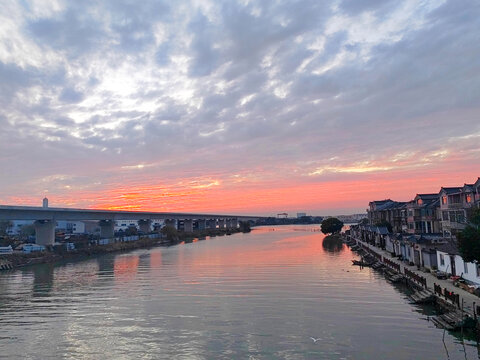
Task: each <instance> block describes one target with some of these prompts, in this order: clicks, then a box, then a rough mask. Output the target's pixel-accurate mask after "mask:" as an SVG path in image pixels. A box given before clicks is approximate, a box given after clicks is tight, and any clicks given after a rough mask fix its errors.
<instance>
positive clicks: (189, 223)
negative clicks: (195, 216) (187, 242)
mask: <svg viewBox="0 0 480 360" xmlns="http://www.w3.org/2000/svg"><path fill="white" fill-rule="evenodd" d="M183 231H185V232H193V220H183Z"/></svg>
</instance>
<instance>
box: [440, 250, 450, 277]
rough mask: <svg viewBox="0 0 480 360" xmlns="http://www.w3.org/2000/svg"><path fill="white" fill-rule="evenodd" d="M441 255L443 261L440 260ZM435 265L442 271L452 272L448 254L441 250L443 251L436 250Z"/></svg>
mask: <svg viewBox="0 0 480 360" xmlns="http://www.w3.org/2000/svg"><path fill="white" fill-rule="evenodd" d="M442 255H443V262H442ZM437 264H438V265H437V266H438V270H440V271H443V272H445V273H449V274H450V273H451V272H452V267H451V264H450V256H449V255H448V254H447V253H445V252H443V251H438V250H437Z"/></svg>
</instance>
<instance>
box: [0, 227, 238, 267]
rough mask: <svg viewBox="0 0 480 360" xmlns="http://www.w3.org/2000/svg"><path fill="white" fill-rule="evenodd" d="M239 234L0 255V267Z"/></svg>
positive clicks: (215, 232)
mask: <svg viewBox="0 0 480 360" xmlns="http://www.w3.org/2000/svg"><path fill="white" fill-rule="evenodd" d="M238 232H241V230H240V229H205V230H201V231H196V232H183V231H179V232H176V233H175V235H174V236H168V237H167V236H165V235H160V234H159V237H155V238H149V237H147V236H145V237H140V238H139V239H138V240H135V241H118V242H113V243H109V244H105V245H98V244H94V245H89V246H88V247H85V248H80V249H74V250H70V251H66V250H62V251H58V250H56V251H42V252H32V253H28V254H27V253H22V252H15V253H13V254H2V255H0V265H1V266H2V270H14V269H16V268H20V267H25V266H30V265H35V264H47V263H55V262H60V261H65V260H77V259H82V258H88V257H91V256H96V255H102V254H107V253H112V252H122V251H131V250H135V249H142V248H149V247H153V246H159V245H163V246H172V245H176V244H178V243H181V242H184V241H185V242H188V241H189V240H192V241H193V239H196V238H200V239H201V238H206V237H216V236H225V235H231V234H233V233H238Z"/></svg>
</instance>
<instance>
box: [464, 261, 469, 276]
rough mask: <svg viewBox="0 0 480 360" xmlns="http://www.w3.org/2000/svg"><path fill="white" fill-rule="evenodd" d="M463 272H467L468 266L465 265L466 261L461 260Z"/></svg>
mask: <svg viewBox="0 0 480 360" xmlns="http://www.w3.org/2000/svg"><path fill="white" fill-rule="evenodd" d="M463 272H464V274H468V266H467V263H466V262H465V261H464V262H463Z"/></svg>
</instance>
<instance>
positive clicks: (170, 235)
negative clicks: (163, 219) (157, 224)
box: [160, 225, 178, 240]
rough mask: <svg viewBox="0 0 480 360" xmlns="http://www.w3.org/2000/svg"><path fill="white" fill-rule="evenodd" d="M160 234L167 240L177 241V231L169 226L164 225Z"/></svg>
mask: <svg viewBox="0 0 480 360" xmlns="http://www.w3.org/2000/svg"><path fill="white" fill-rule="evenodd" d="M160 232H161V233H162V234H163V235H165V236H166V237H167V239H168V240H178V231H177V229H175V227H173V226H171V225H166V226H164V227H163V228H162V230H160Z"/></svg>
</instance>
